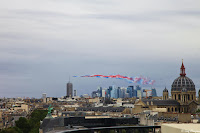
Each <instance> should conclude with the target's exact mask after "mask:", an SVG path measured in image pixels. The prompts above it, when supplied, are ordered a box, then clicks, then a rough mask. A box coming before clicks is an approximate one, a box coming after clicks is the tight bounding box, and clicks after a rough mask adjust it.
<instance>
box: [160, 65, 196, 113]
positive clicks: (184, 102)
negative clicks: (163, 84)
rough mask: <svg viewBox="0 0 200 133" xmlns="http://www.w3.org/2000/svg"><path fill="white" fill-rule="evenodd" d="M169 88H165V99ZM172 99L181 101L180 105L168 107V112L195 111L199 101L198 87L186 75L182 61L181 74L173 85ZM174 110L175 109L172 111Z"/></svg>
mask: <svg viewBox="0 0 200 133" xmlns="http://www.w3.org/2000/svg"><path fill="white" fill-rule="evenodd" d="M166 98H168V90H167V89H166V88H165V89H164V90H163V99H164V100H167V99H166ZM171 99H172V100H176V101H178V102H179V103H180V107H178V109H177V108H173V107H171V109H168V112H174V110H176V112H190V113H192V112H195V111H196V108H197V105H198V103H197V102H196V89H195V84H194V82H193V81H192V80H191V79H190V78H188V77H187V76H186V73H185V66H184V64H183V62H182V65H181V68H180V76H179V77H178V78H176V79H175V80H174V82H173V83H172V86H171ZM172 110H173V111H172Z"/></svg>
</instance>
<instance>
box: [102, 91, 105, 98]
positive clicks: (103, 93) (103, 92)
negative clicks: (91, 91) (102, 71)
mask: <svg viewBox="0 0 200 133" xmlns="http://www.w3.org/2000/svg"><path fill="white" fill-rule="evenodd" d="M102 97H106V90H105V89H103V90H102Z"/></svg>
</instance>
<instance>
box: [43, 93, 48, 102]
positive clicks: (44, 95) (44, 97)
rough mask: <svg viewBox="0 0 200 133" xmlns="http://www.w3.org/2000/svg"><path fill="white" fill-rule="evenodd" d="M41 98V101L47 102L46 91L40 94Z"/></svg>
mask: <svg viewBox="0 0 200 133" xmlns="http://www.w3.org/2000/svg"><path fill="white" fill-rule="evenodd" d="M42 99H43V103H46V102H47V94H46V93H43V94H42Z"/></svg>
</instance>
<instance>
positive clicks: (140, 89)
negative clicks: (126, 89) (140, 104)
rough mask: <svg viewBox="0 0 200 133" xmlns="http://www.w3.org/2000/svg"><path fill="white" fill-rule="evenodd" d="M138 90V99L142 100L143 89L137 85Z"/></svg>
mask: <svg viewBox="0 0 200 133" xmlns="http://www.w3.org/2000/svg"><path fill="white" fill-rule="evenodd" d="M136 90H137V97H138V98H142V88H141V87H140V86H139V85H137V86H136Z"/></svg>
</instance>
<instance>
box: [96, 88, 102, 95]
mask: <svg viewBox="0 0 200 133" xmlns="http://www.w3.org/2000/svg"><path fill="white" fill-rule="evenodd" d="M97 93H98V97H102V87H100V86H99V87H97Z"/></svg>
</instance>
